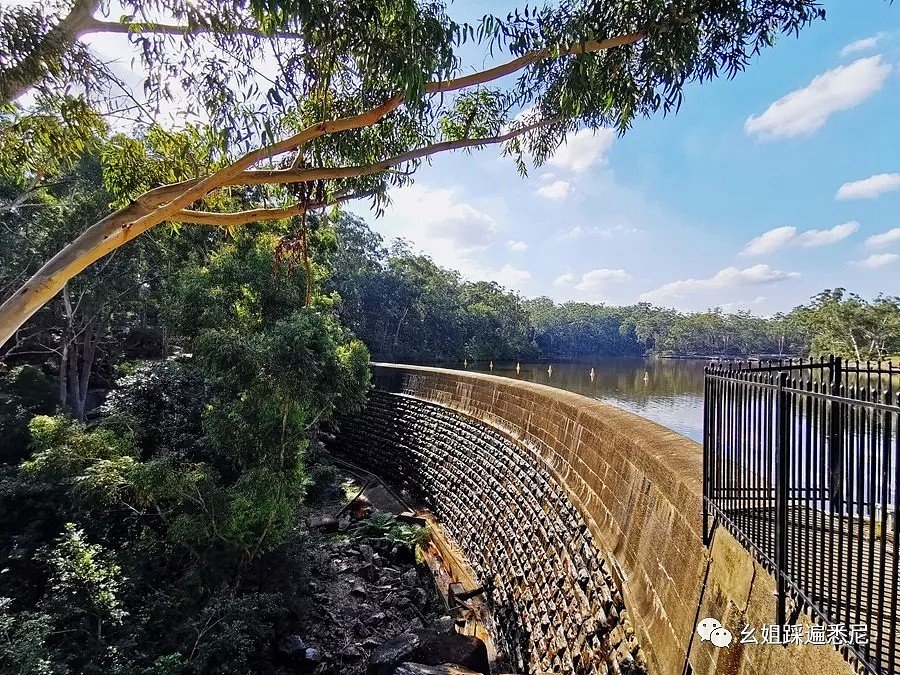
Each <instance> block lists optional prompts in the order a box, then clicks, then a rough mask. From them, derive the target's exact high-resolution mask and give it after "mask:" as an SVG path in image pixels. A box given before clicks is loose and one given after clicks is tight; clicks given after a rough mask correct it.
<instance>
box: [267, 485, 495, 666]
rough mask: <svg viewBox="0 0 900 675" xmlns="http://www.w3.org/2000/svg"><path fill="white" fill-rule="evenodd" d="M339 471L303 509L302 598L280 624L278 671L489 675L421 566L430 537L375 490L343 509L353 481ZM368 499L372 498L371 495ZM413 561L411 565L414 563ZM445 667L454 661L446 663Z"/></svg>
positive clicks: (481, 648)
mask: <svg viewBox="0 0 900 675" xmlns="http://www.w3.org/2000/svg"><path fill="white" fill-rule="evenodd" d="M347 479H348V476H347V475H346V474H339V475H338V477H337V478H336V480H335V486H334V487H333V489H331V490H330V491H328V492H327V494H326V495H325V496H324V498H322V499H320V500H319V502H317V503H316V504H314V505H313V507H312V508H311V509H310V511H309V513H308V518H309V522H310V524H311V528H310V535H309V537H308V539H307V541H306V544H305V551H304V557H305V558H306V559H307V564H308V569H307V570H306V574H304V575H303V578H302V579H299V580H298V584H299V585H300V587H299V588H298V589H297V590H298V593H297V597H298V598H301V600H299V601H298V603H297V605H296V606H295V607H294V608H293V611H292V612H291V614H290V616H289V617H288V618H287V619H286V620H285V621H284V622H283V624H282V625H281V626H280V627H279V631H278V633H279V635H278V637H277V639H276V642H275V644H274V646H273V652H274V653H273V659H272V660H273V663H275V664H277V665H276V668H275V671H274V672H275V673H277V674H278V675H289V674H291V675H293V674H295V673H315V674H322V675H324V674H332V673H334V674H338V673H340V674H341V675H355V674H357V673H358V674H362V673H367V674H368V675H392V674H394V673H397V674H398V675H416V674H421V675H430V674H440V673H447V674H449V673H458V674H460V675H462V674H464V673H478V672H483V673H487V672H489V669H488V658H487V650H486V648H485V645H484V643H483V642H482V641H481V640H479V639H478V638H475V637H469V636H464V635H460V634H458V633H457V632H456V630H455V623H454V619H453V618H452V617H451V616H450V615H449V613H448V609H447V604H446V602H445V600H444V599H443V597H442V596H441V594H440V593H439V592H438V591H437V588H436V586H435V583H434V580H433V578H432V576H431V573H430V571H429V569H428V567H427V566H426V565H425V564H424V563H423V562H422V561H421V555H420V554H419V555H417V553H416V544H417V543H418V542H419V541H423V540H424V539H425V538H427V532H426V531H425V530H424V529H423V528H421V527H419V526H417V525H415V524H408V523H404V522H402V521H401V520H398V519H397V517H396V516H395V515H394V514H393V513H391V511H390V510H380V509H379V508H378V506H376V505H375V503H377V502H381V504H379V505H381V506H384V505H385V504H384V502H385V501H387V502H388V504H387V505H388V506H389V507H390V506H394V508H393V509H392V510H394V511H399V510H400V509H401V508H402V507H401V505H391V504H390V501H391V499H390V496H389V495H385V494H382V492H381V491H383V490H384V488H383V486H380V485H372V484H370V485H368V486H363V487H364V488H367V489H363V491H362V494H360V495H359V496H358V497H356V498H355V500H353V501H352V503H350V504H349V506H345V507H344V508H343V510H341V507H340V503H341V502H342V501H343V502H344V504H345V505H347V504H348V502H349V501H350V500H349V498H348V497H347V495H351V494H353V493H354V491H355V490H356V486H357V485H358V482H351V481H348V480H347ZM370 495H371V496H372V497H373V499H372V500H371V501H370V500H369V499H368V497H369V496H370ZM417 558H418V559H417ZM444 664H455V665H453V666H451V665H444Z"/></svg>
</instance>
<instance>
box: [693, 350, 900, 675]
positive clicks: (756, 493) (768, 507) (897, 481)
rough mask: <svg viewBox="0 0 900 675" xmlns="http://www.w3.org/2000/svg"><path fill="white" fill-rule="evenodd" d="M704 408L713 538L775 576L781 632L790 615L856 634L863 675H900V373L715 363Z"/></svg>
mask: <svg viewBox="0 0 900 675" xmlns="http://www.w3.org/2000/svg"><path fill="white" fill-rule="evenodd" d="M704 400H705V404H704V443H703V462H704V481H703V491H704V500H703V502H704V513H703V522H704V530H705V535H706V536H707V537H710V536H711V526H712V524H713V521H714V519H716V520H718V521H719V523H721V524H722V525H724V526H725V527H727V528H728V529H729V530H730V531H731V532H732V533H733V534H734V535H735V536H736V537H737V538H738V539H739V540H740V541H741V542H742V543H743V544H744V545H745V546H746V547H747V548H748V549H749V550H750V551H751V552H752V553H753V554H754V555H755V556H756V558H757V559H758V560H759V561H760V562H761V563H762V564H763V565H764V566H765V567H766V568H768V569H769V571H771V572H772V574H773V575H774V576H775V578H776V580H777V584H778V600H777V602H778V609H777V619H776V621H777V623H778V624H779V625H785V624H786V622H787V619H788V609H789V603H790V604H791V606H792V607H793V608H794V610H795V611H800V610H805V611H807V612H808V613H810V614H811V615H812V616H813V617H814V618H815V619H816V621H817V623H818V624H819V625H824V626H828V627H829V629H830V630H835V628H833V627H837V629H840V627H841V626H843V627H844V629H842V630H846V631H848V637H852V636H853V634H852V633H849V631H852V630H855V631H856V635H855V638H856V639H855V640H845V639H843V638H841V639H839V640H837V642H838V643H840V644H841V646H840V648H841V650H842V651H843V652H844V654H845V655H846V656H847V658H848V659H850V660H851V661H852V662H855V663H856V664H857V666H858V667H859V668H860V670H865V671H866V672H869V673H873V674H876V675H886V674H893V673H896V672H900V653H898V649H897V645H898V642H900V628H898V626H897V620H898V615H897V609H898V606H897V605H898V591H900V586H898V569H897V565H898V556H897V555H896V546H897V542H898V541H900V520H898V518H897V514H898V513H900V461H898V459H900V368H896V367H894V366H892V365H890V364H884V365H882V364H881V363H877V364H876V363H844V362H842V361H841V359H840V358H835V357H831V358H829V359H827V360H826V359H820V360H818V361H811V360H806V361H804V360H802V359H800V360H797V359H794V360H788V361H766V362H759V361H757V362H744V363H735V362H730V363H713V364H710V365H709V366H708V367H707V368H706V377H705V398H704ZM792 623H793V622H792ZM842 630H839V633H841V634H842V635H843V633H842ZM863 638H864V639H863ZM832 642H835V641H832Z"/></svg>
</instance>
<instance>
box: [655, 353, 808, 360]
mask: <svg viewBox="0 0 900 675" xmlns="http://www.w3.org/2000/svg"><path fill="white" fill-rule="evenodd" d="M653 357H654V358H657V359H682V360H690V361H748V360H753V361H778V360H784V359H799V358H802V357H801V356H800V355H798V354H781V355H779V354H750V355H743V356H736V355H724V354H719V355H697V354H654V355H653Z"/></svg>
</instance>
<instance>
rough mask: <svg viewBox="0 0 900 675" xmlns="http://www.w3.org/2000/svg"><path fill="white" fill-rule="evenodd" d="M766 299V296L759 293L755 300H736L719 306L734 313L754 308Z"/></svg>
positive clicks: (724, 310)
mask: <svg viewBox="0 0 900 675" xmlns="http://www.w3.org/2000/svg"><path fill="white" fill-rule="evenodd" d="M765 301H766V296H764V295H758V296H756V298H754V299H753V300H735V301H733V302H723V303H722V304H720V305H719V306H718V307H719V309H721V310H722V311H723V312H728V313H733V312H738V311H741V310H744V309H753V308H754V307H757V306H759V305H761V304H763V303H764V302H765Z"/></svg>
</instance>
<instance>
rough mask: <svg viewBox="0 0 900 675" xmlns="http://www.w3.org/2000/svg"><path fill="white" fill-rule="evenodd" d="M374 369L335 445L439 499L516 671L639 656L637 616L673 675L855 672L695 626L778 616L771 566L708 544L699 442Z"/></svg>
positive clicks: (450, 378)
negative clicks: (723, 645)
mask: <svg viewBox="0 0 900 675" xmlns="http://www.w3.org/2000/svg"><path fill="white" fill-rule="evenodd" d="M373 377H374V381H375V386H376V390H377V391H376V393H374V394H373V396H372V399H371V404H370V406H369V407H368V409H367V410H366V411H365V412H364V413H363V414H361V415H360V416H357V417H355V418H351V419H345V420H342V421H341V433H340V435H339V439H338V444H337V447H336V449H337V450H338V451H339V452H343V453H346V454H347V455H348V456H350V457H352V458H353V459H355V460H356V461H357V462H358V463H361V464H364V465H365V466H366V467H367V468H369V469H370V470H372V471H374V472H376V473H378V474H380V475H382V476H384V477H385V478H388V479H390V480H392V481H394V482H396V483H398V484H405V485H407V486H408V487H409V488H411V489H413V490H415V491H417V492H418V493H419V494H420V495H421V496H423V497H424V498H426V499H427V500H429V501H430V502H431V503H432V504H433V505H434V507H435V510H436V512H437V515H438V516H439V517H441V518H442V519H443V520H444V521H445V523H446V525H447V526H448V528H450V531H451V533H452V534H453V535H454V536H455V537H456V538H457V540H458V541H459V543H460V544H461V547H462V548H463V551H464V552H465V554H466V555H467V556H468V557H469V559H470V563H471V564H472V565H473V566H474V567H475V568H476V569H478V570H479V571H480V572H481V574H483V575H484V576H485V580H486V581H488V582H490V583H491V584H493V590H492V599H493V600H494V602H495V605H496V606H497V608H498V610H499V611H498V620H499V622H500V623H501V624H502V625H501V626H500V628H501V631H502V632H503V635H502V637H503V639H504V640H506V641H507V646H508V650H509V653H510V654H511V656H513V663H512V665H513V666H514V667H519V668H522V669H523V670H525V671H526V672H531V673H536V672H541V671H544V672H573V673H581V672H601V673H602V672H605V670H604V669H606V670H613V672H614V671H615V669H616V668H620V669H621V668H623V667H624V668H630V667H632V665H634V664H633V662H632V661H631V660H630V659H629V658H628V657H629V656H630V655H631V651H632V649H630V648H633V646H634V645H633V643H632V642H631V641H630V640H625V639H623V638H625V637H626V636H627V635H630V634H631V631H632V628H631V625H632V624H633V630H634V632H635V634H636V639H637V642H638V643H639V645H640V650H639V651H638V650H634V653H635V654H636V655H637V657H638V658H637V660H636V661H635V662H634V663H643V664H645V665H646V668H647V670H648V671H649V672H650V673H654V674H658V675H692V674H693V673H698V674H699V673H702V674H703V675H712V674H713V673H717V674H718V673H722V674H725V673H727V674H734V675H737V674H739V673H746V674H748V675H756V674H759V675H763V674H764V673H765V674H772V675H806V674H810V675H812V674H815V675H826V674H828V675H831V674H835V675H837V674H838V673H840V674H841V675H845V674H847V673H850V672H851V669H850V666H849V665H848V664H847V663H846V662H845V661H844V660H843V658H842V657H841V656H840V655H839V654H838V653H837V652H836V651H835V650H834V649H833V648H832V647H830V646H818V645H792V646H789V647H781V646H773V645H739V646H733V647H732V648H730V649H717V648H715V647H714V646H712V645H711V644H710V643H709V642H703V641H701V640H700V639H699V638H697V637H695V631H694V628H695V625H696V621H697V619H698V618H703V617H707V616H709V617H713V618H717V619H719V620H720V621H721V622H722V623H723V625H725V626H726V627H728V628H729V629H730V630H731V631H732V633H733V634H734V635H739V634H740V628H741V626H742V625H743V624H744V623H749V624H751V625H756V626H760V625H762V624H764V623H774V621H775V603H774V599H773V596H772V589H774V579H773V578H772V576H771V575H770V574H768V572H766V571H765V570H764V569H762V568H761V567H760V566H759V565H757V564H756V563H755V562H754V561H753V558H752V557H751V556H750V554H749V553H747V552H746V551H745V550H744V549H743V548H742V547H741V546H740V545H739V544H738V543H737V542H736V541H735V540H734V538H733V537H731V535H730V534H728V533H727V532H726V531H725V530H724V528H718V529H717V530H716V534H715V536H714V538H713V541H712V543H711V546H710V547H709V548H707V547H706V546H705V545H704V543H703V538H702V534H701V527H702V526H701V513H702V510H701V505H702V497H701V484H700V481H701V475H702V452H701V448H700V446H699V445H698V444H697V443H694V442H693V441H690V440H688V439H686V438H684V437H682V436H680V435H678V434H676V433H675V432H673V431H670V430H668V429H665V428H663V427H661V426H659V425H657V424H654V423H653V422H649V421H647V420H644V419H642V418H640V417H637V416H635V415H632V414H631V413H628V412H625V411H623V410H619V409H617V408H613V407H611V406H608V405H605V404H603V403H600V402H598V401H593V400H591V399H587V398H585V397H583V396H579V395H577V394H573V393H570V392H566V391H562V390H558V389H553V388H550V387H546V386H543V385H538V384H533V383H528V382H520V381H516V380H511V379H506V378H500V377H491V376H487V375H479V374H474V373H467V372H460V371H451V370H443V369H436V368H424V367H414V366H397V365H391V364H381V365H376V366H375V367H374V368H373ZM598 610H601V611H598ZM802 620H803V619H801V621H802ZM626 621H628V623H626ZM604 624H606V625H604ZM518 662H521V665H519V663H518Z"/></svg>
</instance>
